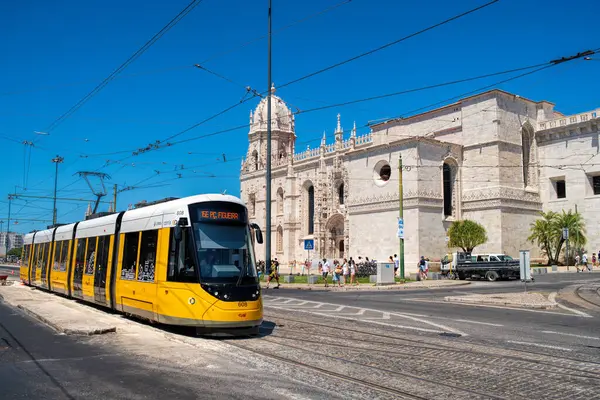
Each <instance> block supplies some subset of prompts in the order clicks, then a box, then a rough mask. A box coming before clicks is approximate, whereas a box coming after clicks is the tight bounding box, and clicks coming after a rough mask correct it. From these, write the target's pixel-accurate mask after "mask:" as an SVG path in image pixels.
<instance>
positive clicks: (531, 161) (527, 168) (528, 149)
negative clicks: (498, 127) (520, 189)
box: [521, 124, 537, 188]
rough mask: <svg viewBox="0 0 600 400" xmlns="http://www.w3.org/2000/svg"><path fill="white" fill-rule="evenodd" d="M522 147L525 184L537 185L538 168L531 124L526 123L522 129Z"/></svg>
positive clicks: (528, 185)
mask: <svg viewBox="0 0 600 400" xmlns="http://www.w3.org/2000/svg"><path fill="white" fill-rule="evenodd" d="M521 146H522V147H521V149H522V152H523V186H524V187H526V188H527V187H534V186H536V185H537V179H536V174H537V168H536V165H535V142H534V134H533V130H532V128H531V126H529V125H528V124H525V126H523V129H522V131H521Z"/></svg>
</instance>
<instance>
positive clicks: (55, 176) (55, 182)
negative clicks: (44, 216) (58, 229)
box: [52, 155, 64, 225]
mask: <svg viewBox="0 0 600 400" xmlns="http://www.w3.org/2000/svg"><path fill="white" fill-rule="evenodd" d="M63 161H64V158H63V157H61V156H59V155H57V156H56V157H54V158H53V159H52V162H53V163H55V164H56V170H55V172H54V206H53V207H52V225H56V187H57V185H58V164H60V163H62V162H63Z"/></svg>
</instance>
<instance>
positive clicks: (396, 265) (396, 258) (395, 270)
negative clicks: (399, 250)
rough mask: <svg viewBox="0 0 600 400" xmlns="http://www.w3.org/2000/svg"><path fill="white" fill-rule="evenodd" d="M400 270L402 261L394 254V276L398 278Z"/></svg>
mask: <svg viewBox="0 0 600 400" xmlns="http://www.w3.org/2000/svg"><path fill="white" fill-rule="evenodd" d="M399 268H400V259H399V258H398V255H397V254H394V276H398V269H399Z"/></svg>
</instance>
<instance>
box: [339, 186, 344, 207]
mask: <svg viewBox="0 0 600 400" xmlns="http://www.w3.org/2000/svg"><path fill="white" fill-rule="evenodd" d="M338 201H339V203H340V206H341V205H344V184H343V183H341V184H340V186H338Z"/></svg>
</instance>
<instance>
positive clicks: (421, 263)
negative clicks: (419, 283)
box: [418, 256, 427, 280]
mask: <svg viewBox="0 0 600 400" xmlns="http://www.w3.org/2000/svg"><path fill="white" fill-rule="evenodd" d="M418 267H419V277H420V278H421V280H422V279H424V278H425V277H426V276H427V275H426V274H425V269H426V268H427V261H425V257H424V256H421V259H420V260H419V264H418Z"/></svg>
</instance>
